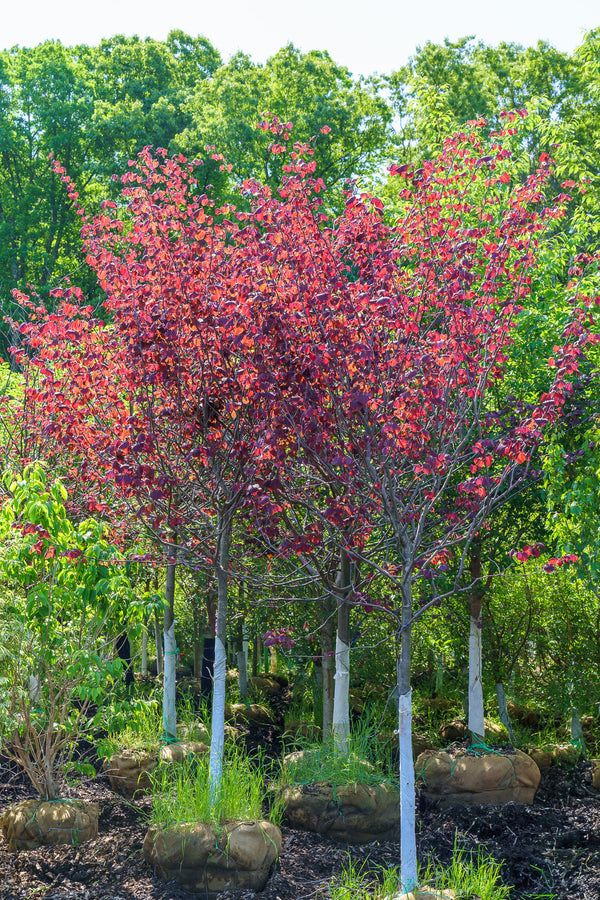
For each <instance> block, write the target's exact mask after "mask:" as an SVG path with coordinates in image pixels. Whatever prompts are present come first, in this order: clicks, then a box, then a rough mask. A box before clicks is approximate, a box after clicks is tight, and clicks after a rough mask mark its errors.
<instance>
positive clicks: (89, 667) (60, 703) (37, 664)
mask: <svg viewBox="0 0 600 900" xmlns="http://www.w3.org/2000/svg"><path fill="white" fill-rule="evenodd" d="M3 487H4V491H5V494H7V495H8V497H9V499H8V500H7V501H6V502H5V504H4V506H3V508H2V510H1V511H0V534H1V536H2V543H3V547H4V551H3V554H2V556H1V557H0V572H1V574H2V580H3V583H4V584H5V585H6V588H7V590H8V597H7V598H6V600H5V601H4V604H3V616H4V618H5V619H6V620H7V621H8V622H9V623H11V627H12V634H13V636H14V637H15V638H16V639H18V641H19V643H18V644H16V645H15V646H13V648H12V650H13V654H12V656H11V657H9V658H6V656H5V657H4V664H3V668H4V673H5V674H4V673H3V677H4V678H5V679H6V681H7V684H8V685H9V691H8V697H9V699H8V702H7V703H6V706H5V710H4V712H5V715H4V716H3V717H2V721H1V722H0V733H2V735H3V737H4V738H5V740H6V741H7V742H8V744H7V746H8V751H9V752H11V753H13V755H14V757H15V758H16V759H17V761H18V762H20V764H21V765H23V766H24V768H25V770H26V771H27V774H28V775H29V776H30V778H31V780H32V782H33V783H34V785H35V787H36V788H37V789H38V790H39V791H40V793H41V795H42V796H46V797H50V798H52V799H53V798H54V797H55V796H56V793H57V791H58V781H59V780H60V778H59V775H58V769H60V766H61V760H62V759H64V758H66V759H68V758H69V755H70V753H71V752H72V750H73V747H74V741H76V739H77V737H78V736H79V735H80V734H81V732H82V731H83V730H86V729H87V728H89V727H90V725H89V723H88V720H87V717H86V711H87V709H88V707H89V706H90V704H100V705H101V704H102V703H103V702H104V701H105V699H106V695H107V691H110V689H111V687H112V686H114V685H115V684H116V683H118V682H119V680H120V677H121V674H122V664H121V661H120V660H118V659H117V660H116V659H114V656H113V653H112V638H113V635H114V634H115V629H118V627H119V625H120V624H121V625H122V623H123V621H124V619H125V616H126V615H128V614H129V615H132V616H133V617H134V618H135V614H136V609H135V606H136V604H135V601H134V598H133V592H132V589H131V584H130V582H129V579H128V577H127V575H126V574H125V569H124V566H123V565H121V554H120V553H119V551H118V549H117V548H116V547H114V546H112V545H111V544H110V543H109V542H108V541H107V540H106V538H105V536H104V528H103V526H102V524H101V523H99V522H96V521H94V520H92V519H89V520H86V521H84V522H81V523H79V524H73V523H72V522H71V520H70V519H69V517H68V515H67V511H66V508H65V502H66V500H67V493H66V491H65V488H64V487H63V486H62V485H61V484H60V482H58V481H50V480H49V479H48V478H47V476H46V473H45V471H44V470H43V468H42V467H41V466H30V467H28V468H27V469H26V470H25V472H24V473H23V475H22V476H20V477H17V476H14V475H11V474H8V475H5V476H4V484H3ZM140 612H143V610H140ZM11 747H12V748H13V749H12V750H11Z"/></svg>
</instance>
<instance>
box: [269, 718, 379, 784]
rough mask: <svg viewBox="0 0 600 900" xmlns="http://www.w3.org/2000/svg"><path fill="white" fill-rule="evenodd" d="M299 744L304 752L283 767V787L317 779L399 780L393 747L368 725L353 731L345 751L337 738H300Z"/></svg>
mask: <svg viewBox="0 0 600 900" xmlns="http://www.w3.org/2000/svg"><path fill="white" fill-rule="evenodd" d="M298 744H299V745H300V750H301V751H302V753H301V755H300V756H299V758H298V759H296V760H293V761H290V762H286V763H285V764H284V765H283V766H282V770H281V776H280V781H279V785H278V786H279V787H285V786H287V785H291V784H313V783H316V782H325V783H327V784H331V785H333V786H334V787H335V786H340V785H343V784H353V783H355V782H363V783H366V784H379V783H380V782H381V781H385V780H387V779H389V778H392V779H394V782H395V781H396V779H395V777H394V776H393V775H392V774H391V773H392V772H393V767H392V760H391V747H390V746H389V745H385V744H381V743H380V742H379V741H378V740H377V738H376V734H375V732H374V729H373V728H371V727H369V726H368V725H367V726H363V727H362V728H359V729H358V730H357V731H354V732H353V733H352V735H351V736H350V738H349V741H348V752H347V753H345V754H341V753H340V752H339V749H338V748H337V747H336V745H335V741H334V739H333V738H330V739H328V740H326V741H323V742H322V743H314V742H309V741H306V742H302V741H296V742H295V746H298Z"/></svg>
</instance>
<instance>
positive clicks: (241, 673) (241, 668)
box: [237, 619, 248, 700]
mask: <svg viewBox="0 0 600 900" xmlns="http://www.w3.org/2000/svg"><path fill="white" fill-rule="evenodd" d="M247 652H248V651H247V648H246V650H244V623H243V621H242V620H241V619H240V625H239V633H238V651H237V668H238V689H239V692H240V697H241V698H242V700H245V699H246V697H247V696H248V656H247Z"/></svg>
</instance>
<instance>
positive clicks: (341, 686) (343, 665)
mask: <svg viewBox="0 0 600 900" xmlns="http://www.w3.org/2000/svg"><path fill="white" fill-rule="evenodd" d="M332 730H333V736H334V739H335V745H336V748H337V749H338V750H339V752H340V753H347V752H348V737H349V736H350V647H349V646H348V644H345V643H344V641H341V640H340V639H339V637H337V638H336V641H335V675H334V691H333V726H332Z"/></svg>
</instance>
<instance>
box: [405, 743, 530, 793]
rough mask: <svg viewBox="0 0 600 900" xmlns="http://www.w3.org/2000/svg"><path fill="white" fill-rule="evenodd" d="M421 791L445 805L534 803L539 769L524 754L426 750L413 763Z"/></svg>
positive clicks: (517, 752) (516, 752)
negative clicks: (481, 753) (422, 785)
mask: <svg viewBox="0 0 600 900" xmlns="http://www.w3.org/2000/svg"><path fill="white" fill-rule="evenodd" d="M415 775H416V777H417V779H419V780H421V781H422V782H423V784H424V790H423V792H424V794H425V796H426V797H428V798H429V799H431V800H436V801H438V802H440V803H442V804H444V805H447V806H450V805H472V804H477V803H483V804H494V803H508V802H509V801H511V800H513V801H515V802H516V803H533V798H534V796H535V792H536V790H537V788H538V785H539V783H540V777H541V776H540V770H539V768H538V767H537V765H536V764H535V762H534V761H533V759H531V757H530V756H528V755H527V754H526V753H522V752H521V751H520V750H517V751H515V752H514V753H506V754H504V753H486V754H485V755H483V756H478V755H475V754H473V753H469V752H467V751H464V750H459V751H458V752H457V753H453V754H450V753H447V752H446V751H444V750H438V751H434V750H426V751H425V753H421V755H420V756H419V757H418V759H417V761H416V763H415Z"/></svg>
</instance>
